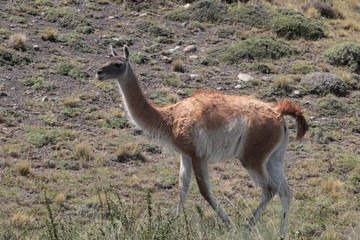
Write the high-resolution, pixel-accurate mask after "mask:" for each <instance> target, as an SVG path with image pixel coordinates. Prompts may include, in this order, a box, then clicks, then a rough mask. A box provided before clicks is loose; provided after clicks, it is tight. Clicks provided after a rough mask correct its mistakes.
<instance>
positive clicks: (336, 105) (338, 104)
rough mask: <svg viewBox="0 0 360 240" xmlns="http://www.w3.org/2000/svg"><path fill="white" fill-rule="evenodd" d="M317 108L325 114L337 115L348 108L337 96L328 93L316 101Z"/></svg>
mask: <svg viewBox="0 0 360 240" xmlns="http://www.w3.org/2000/svg"><path fill="white" fill-rule="evenodd" d="M316 108H317V110H318V111H319V112H320V113H322V114H323V115H325V116H337V115H339V114H340V115H343V114H347V113H348V111H349V109H348V108H347V107H346V105H344V103H343V101H342V100H341V99H339V98H338V97H336V96H334V95H332V94H329V95H327V96H325V97H323V98H321V99H319V100H318V101H316Z"/></svg>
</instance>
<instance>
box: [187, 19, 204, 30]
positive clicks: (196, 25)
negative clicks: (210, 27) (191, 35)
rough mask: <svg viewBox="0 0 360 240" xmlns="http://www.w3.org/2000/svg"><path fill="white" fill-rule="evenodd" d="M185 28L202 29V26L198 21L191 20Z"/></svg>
mask: <svg viewBox="0 0 360 240" xmlns="http://www.w3.org/2000/svg"><path fill="white" fill-rule="evenodd" d="M186 29H187V30H190V31H204V30H205V28H204V26H203V25H202V24H201V23H200V22H198V21H191V22H189V24H188V25H186Z"/></svg>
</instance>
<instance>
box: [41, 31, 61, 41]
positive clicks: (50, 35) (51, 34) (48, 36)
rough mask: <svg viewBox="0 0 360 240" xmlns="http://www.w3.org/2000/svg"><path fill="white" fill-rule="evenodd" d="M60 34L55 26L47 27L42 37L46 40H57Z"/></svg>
mask: <svg viewBox="0 0 360 240" xmlns="http://www.w3.org/2000/svg"><path fill="white" fill-rule="evenodd" d="M57 36H58V31H57V29H55V28H46V29H45V30H44V31H43V32H42V33H40V37H41V39H42V40H44V41H52V42H54V41H56V38H57Z"/></svg>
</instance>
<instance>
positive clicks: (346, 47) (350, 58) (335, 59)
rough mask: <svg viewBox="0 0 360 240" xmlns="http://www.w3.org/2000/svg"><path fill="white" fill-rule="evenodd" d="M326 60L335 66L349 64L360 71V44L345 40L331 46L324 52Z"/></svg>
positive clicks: (355, 70) (353, 69) (352, 68)
mask: <svg viewBox="0 0 360 240" xmlns="http://www.w3.org/2000/svg"><path fill="white" fill-rule="evenodd" d="M324 56H325V60H326V61H327V62H328V63H330V64H332V65H335V66H348V67H350V68H351V70H352V71H354V72H356V73H360V44H359V43H354V42H344V43H340V44H338V45H335V46H333V47H331V48H329V49H328V50H327V51H325V53H324Z"/></svg>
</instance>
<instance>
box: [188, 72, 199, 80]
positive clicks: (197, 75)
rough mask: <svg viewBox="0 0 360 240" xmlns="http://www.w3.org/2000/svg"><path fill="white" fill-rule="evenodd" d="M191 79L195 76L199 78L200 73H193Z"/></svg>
mask: <svg viewBox="0 0 360 240" xmlns="http://www.w3.org/2000/svg"><path fill="white" fill-rule="evenodd" d="M189 77H190V78H191V79H194V78H197V77H199V74H195V73H193V74H190V76H189Z"/></svg>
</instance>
